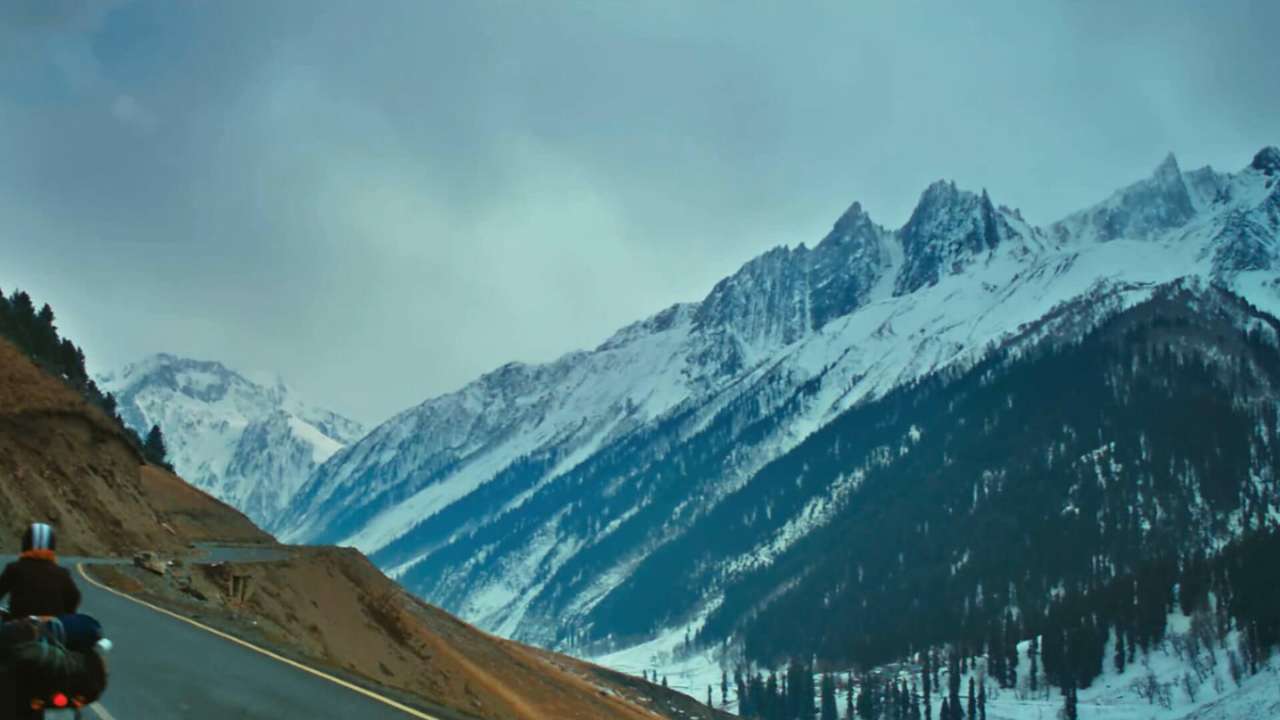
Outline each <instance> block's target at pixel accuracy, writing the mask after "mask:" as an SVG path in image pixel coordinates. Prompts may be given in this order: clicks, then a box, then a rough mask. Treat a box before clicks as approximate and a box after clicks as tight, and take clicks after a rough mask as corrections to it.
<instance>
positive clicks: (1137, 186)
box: [1054, 153, 1196, 242]
mask: <svg viewBox="0 0 1280 720" xmlns="http://www.w3.org/2000/svg"><path fill="white" fill-rule="evenodd" d="M1195 214H1196V202H1195V201H1194V200H1193V199H1192V195H1191V192H1190V191H1189V190H1188V188H1187V182H1186V179H1185V178H1184V176H1183V174H1182V170H1181V169H1180V168H1179V167H1178V160H1177V158H1175V157H1174V155H1173V153H1169V154H1168V155H1167V156H1165V159H1164V160H1163V161H1161V163H1160V164H1159V165H1157V166H1156V169H1155V171H1154V172H1152V173H1151V176H1150V177H1148V178H1146V179H1145V180H1139V181H1138V182H1136V183H1133V184H1132V185H1129V186H1128V187H1126V188H1123V189H1121V190H1119V191H1117V192H1116V193H1114V194H1113V195H1112V196H1111V197H1109V198H1107V199H1106V200H1105V201H1103V202H1102V203H1100V204H1098V205H1095V206H1094V207H1091V208H1089V209H1087V210H1082V211H1080V212H1078V213H1075V214H1073V215H1071V216H1070V217H1068V218H1067V219H1065V220H1063V221H1062V222H1060V223H1057V224H1055V225H1054V230H1055V232H1056V233H1057V234H1059V235H1064V234H1065V235H1072V236H1075V237H1079V238H1084V239H1086V240H1096V241H1101V242H1107V241H1110V240H1116V239H1119V238H1130V239H1150V238H1153V237H1155V236H1157V235H1159V234H1161V233H1163V232H1165V231H1167V230H1171V229H1173V228H1178V227H1182V226H1183V225H1185V224H1186V223H1187V221H1189V220H1190V219H1191V218H1192V217H1194V216H1195Z"/></svg>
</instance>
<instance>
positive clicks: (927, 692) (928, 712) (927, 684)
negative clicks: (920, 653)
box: [920, 650, 933, 720]
mask: <svg viewBox="0 0 1280 720" xmlns="http://www.w3.org/2000/svg"><path fill="white" fill-rule="evenodd" d="M920 675H921V684H922V686H923V687H924V720H933V653H932V652H931V651H929V650H926V651H925V653H924V670H922V671H921V673H920Z"/></svg>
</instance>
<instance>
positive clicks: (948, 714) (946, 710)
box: [938, 695, 955, 720]
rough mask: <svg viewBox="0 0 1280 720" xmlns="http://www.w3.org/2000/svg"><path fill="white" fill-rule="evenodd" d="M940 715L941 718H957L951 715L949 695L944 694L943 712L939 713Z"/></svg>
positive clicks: (950, 719)
mask: <svg viewBox="0 0 1280 720" xmlns="http://www.w3.org/2000/svg"><path fill="white" fill-rule="evenodd" d="M938 717H939V718H940V719H941V720H955V718H953V717H951V703H950V702H949V701H948V699H947V696H945V695H944V696H942V712H941V713H940V714H939V715H938Z"/></svg>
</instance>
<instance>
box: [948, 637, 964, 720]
mask: <svg viewBox="0 0 1280 720" xmlns="http://www.w3.org/2000/svg"><path fill="white" fill-rule="evenodd" d="M947 699H948V700H950V703H949V705H950V707H951V714H950V716H949V717H948V718H947V720H960V716H961V712H963V711H962V710H961V709H960V653H959V652H958V651H956V650H955V649H952V650H951V657H950V660H949V662H948V663H947Z"/></svg>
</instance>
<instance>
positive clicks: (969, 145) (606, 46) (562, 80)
mask: <svg viewBox="0 0 1280 720" xmlns="http://www.w3.org/2000/svg"><path fill="white" fill-rule="evenodd" d="M0 7H2V8H3V9H0V288H4V290H6V291H8V290H11V289H12V288H13V287H14V286H22V287H24V288H27V289H29V290H30V291H32V292H33V294H35V295H36V296H37V298H36V299H37V300H38V301H40V302H44V301H48V302H50V303H52V304H53V306H54V308H55V310H56V311H57V312H58V314H59V320H60V325H61V326H62V328H63V330H64V331H65V332H66V333H67V334H69V335H71V336H72V337H73V338H74V339H75V340H77V341H78V342H80V343H81V344H82V345H83V346H84V347H85V350H86V352H87V353H88V354H89V357H90V363H91V365H92V366H93V367H92V369H94V370H95V371H99V372H101V371H104V370H108V369H111V368H114V367H116V366H119V365H121V364H123V363H126V362H130V361H132V360H135V359H137V358H139V357H140V356H142V355H144V354H146V353H151V352H156V351H170V352H174V353H178V354H181V355H188V356H192V357H198V358H204V359H216V360H221V361H223V362H225V363H227V364H229V365H230V366H232V367H235V368H241V369H245V370H252V371H268V372H279V373H281V374H282V375H283V376H284V377H285V378H286V379H287V380H288V381H289V382H290V383H291V384H292V385H294V386H295V387H297V388H298V389H299V390H300V391H301V392H302V393H303V394H304V395H305V396H306V397H308V398H310V399H311V400H312V401H313V402H315V403H317V404H321V405H325V406H328V407H331V408H334V409H336V410H339V411H342V412H345V413H348V414H350V415H352V416H354V417H356V418H358V419H361V420H364V421H367V422H376V421H380V420H382V419H385V418H386V417H387V416H389V415H390V414H391V413H393V412H395V411H398V410H400V409H403V408H405V407H408V406H410V405H413V404H416V403H418V402H420V401H422V400H424V399H425V398H427V397H429V396H432V395H435V394H439V393H441V392H446V391H449V390H452V389H455V388H457V387H459V386H460V385H462V384H463V383H465V382H466V381H468V380H471V379H473V378H474V377H475V376H477V375H479V374H480V373H482V372H484V371H486V370H489V369H492V368H493V367H495V366H497V365H500V364H502V363H504V362H507V361H509V360H525V361H541V360H548V359H551V358H554V357H556V356H558V355H560V354H562V353H563V352H566V351H569V350H572V349H575V348H581V347H590V346H594V345H595V344H597V343H598V342H600V341H601V340H603V339H604V338H605V337H607V336H608V335H609V334H610V333H611V331H612V330H614V329H616V328H617V327H619V326H621V325H623V324H626V323H628V322H630V321H633V320H636V319H639V318H641V317H644V316H647V315H649V314H651V313H653V312H656V311H658V310H660V309H662V308H663V307H665V306H667V305H669V304H671V303H673V302H676V301H688V300H696V299H699V298H700V297H702V296H703V295H704V294H705V293H706V292H707V290H709V289H710V287H711V286H712V285H713V284H714V283H715V281H716V280H717V279H719V278H720V277H722V276H724V275H726V274H728V273H730V272H732V271H733V270H734V269H735V268H737V267H738V266H739V265H741V264H742V263H743V262H745V261H746V260H748V259H750V258H751V257H752V256H754V255H756V254H758V253H760V252H761V251H763V250H765V249H767V248H769V247H771V246H774V245H778V244H787V245H795V244H798V243H800V242H808V243H810V244H812V243H814V242H816V241H817V240H819V239H821V237H822V236H823V235H824V234H825V232H826V231H827V229H828V228H829V227H830V226H831V223H832V222H833V221H834V220H835V219H836V217H837V216H839V214H840V213H841V212H842V211H843V210H844V209H845V208H846V207H847V206H848V205H849V204H850V203H851V202H852V201H854V200H860V201H861V202H862V203H863V205H864V207H865V208H866V209H867V210H868V211H869V212H870V213H871V215H872V217H873V218H875V219H876V220H877V221H879V222H881V223H882V224H885V225H889V226H893V227H896V226H898V225H900V224H901V223H902V222H904V221H905V219H906V217H907V215H908V213H909V212H910V210H911V208H912V207H913V205H914V204H915V201H916V200H917V198H918V196H919V194H920V192H921V190H922V189H923V188H924V186H925V185H926V184H927V183H928V182H930V181H932V180H935V179H938V178H941V177H945V178H952V179H955V180H956V182H957V183H958V184H960V185H961V186H963V187H968V188H971V189H975V190H976V189H980V188H983V187H985V188H987V189H988V190H989V191H990V193H991V195H992V198H993V199H994V200H995V201H996V202H997V203H1003V204H1007V205H1010V206H1013V207H1018V208H1021V209H1022V210H1023V211H1024V213H1025V214H1026V216H1027V217H1028V219H1030V220H1032V221H1033V222H1041V223H1043V222H1049V221H1052V220H1055V219H1057V218H1058V217H1060V216H1062V215H1065V214H1067V213H1068V212H1069V211H1071V210H1074V209H1078V208H1080V207H1082V206H1084V205H1087V204H1090V203H1092V202H1095V201H1097V200H1099V199H1101V198H1102V197H1103V196H1105V195H1106V194H1107V193H1108V192H1109V191H1111V190H1112V189H1114V188H1116V187H1118V186H1120V185H1122V184H1125V183H1127V182H1129V181H1132V180H1135V179H1137V178H1140V177H1143V176H1146V175H1147V174H1149V172H1150V171H1151V169H1152V168H1154V166H1155V165H1156V164H1157V163H1158V162H1159V161H1160V160H1161V158H1162V157H1163V156H1164V154H1165V153H1167V152H1168V151H1170V150H1172V151H1175V152H1176V153H1177V155H1178V157H1179V159H1180V162H1181V163H1182V166H1183V167H1184V168H1191V167H1196V166H1200V165H1203V164H1212V165H1214V166H1215V167H1217V168H1219V169H1224V170H1236V169H1238V168H1241V167H1243V166H1244V165H1246V164H1247V163H1248V161H1249V159H1250V158H1251V157H1252V155H1253V153H1254V152H1255V151H1256V150H1258V149H1259V148H1260V147H1262V146H1263V145H1266V144H1280V121H1277V118H1280V80H1278V78H1280V53H1277V52H1276V50H1275V47H1274V42H1275V37H1276V36H1275V29H1276V28H1277V27H1280V3H1276V2H1270V1H1259V2H1253V3H1249V2H1221V3H1201V2H1187V3H1173V2H1165V1H1164V0H1161V1H1159V2H1148V3H1140V2H1125V3H1104V2H1062V3H1050V2H1009V3H987V2H967V3H963V4H958V3H950V2H948V3H938V4H928V3H920V4H916V3H908V2H898V1H896V0H895V1H894V2H883V3H865V2H839V3H807V2H760V3H750V2H742V1H732V2H730V1H726V2H710V1H698V0H693V1H687V2H675V1H673V2H634V1H630V0H628V1H626V2H616V3H615V2H558V3H557V2H552V1H551V0H538V1H537V2H533V1H529V2H496V1H485V0H472V1H470V2H457V3H451V2H432V1H429V0H415V1H413V2H394V1H392V0H367V1H361V2H357V1H356V0H344V1H340V2H339V1H334V2H321V1H320V0H299V1H298V2H284V1H280V2H277V1H263V2H257V1H254V2H249V1H247V0H246V1H243V2H240V1H233V0H227V1H225V2H223V1H220V0H219V1H214V0H205V1H197V0H185V1H183V0H156V1H154V2H143V1H138V2H126V1H116V2H101V3H94V2H91V1H90V2H85V1H84V0H74V1H73V0H5V2H4V3H3V5H0ZM84 8H89V9H87V10H86V9H84ZM957 8H962V9H963V10H962V11H961V10H958V9H957Z"/></svg>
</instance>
